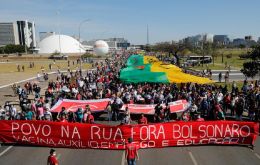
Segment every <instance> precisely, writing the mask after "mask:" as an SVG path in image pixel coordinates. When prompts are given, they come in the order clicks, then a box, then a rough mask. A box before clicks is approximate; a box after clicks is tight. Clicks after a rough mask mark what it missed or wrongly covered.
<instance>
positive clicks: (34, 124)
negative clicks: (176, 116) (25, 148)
mask: <svg viewBox="0 0 260 165" xmlns="http://www.w3.org/2000/svg"><path fill="white" fill-rule="evenodd" d="M0 125H1V127H0V141H1V142H5V143H18V144H24V145H26V144H27V145H35V146H48V147H68V148H98V149H124V147H125V142H126V141H127V139H128V138H129V137H133V139H134V142H135V143H137V144H139V146H140V148H159V147H169V146H186V145H207V144H216V145H218V144H219V145H240V144H241V145H242V144H243V145H252V144H253V143H254V141H255V140H256V137H257V136H258V129H259V125H258V124H257V123H254V122H236V121H207V122H170V123H162V124H149V125H121V126H108V125H100V124H79V123H60V122H48V121H0Z"/></svg>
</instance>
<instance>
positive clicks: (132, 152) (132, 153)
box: [125, 138, 139, 165]
mask: <svg viewBox="0 0 260 165" xmlns="http://www.w3.org/2000/svg"><path fill="white" fill-rule="evenodd" d="M138 149H139V147H138V146H137V145H136V144H134V143H133V139H132V138H128V144H127V145H126V152H125V160H126V161H127V164H128V165H136V160H139V155H138Z"/></svg>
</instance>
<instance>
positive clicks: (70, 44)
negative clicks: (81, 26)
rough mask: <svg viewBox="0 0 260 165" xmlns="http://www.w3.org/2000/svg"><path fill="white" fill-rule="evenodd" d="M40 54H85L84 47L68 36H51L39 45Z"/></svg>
mask: <svg viewBox="0 0 260 165" xmlns="http://www.w3.org/2000/svg"><path fill="white" fill-rule="evenodd" d="M39 47H40V50H39V53H55V52H60V53H85V52H86V51H85V50H84V47H83V46H82V45H81V44H80V43H79V41H77V40H76V39H74V38H72V37H70V36H67V35H51V36H49V37H47V38H44V39H43V40H42V41H41V42H40V44H39Z"/></svg>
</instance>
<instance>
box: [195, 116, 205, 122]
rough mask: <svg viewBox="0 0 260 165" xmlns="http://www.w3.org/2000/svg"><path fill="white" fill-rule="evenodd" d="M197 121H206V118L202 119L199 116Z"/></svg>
mask: <svg viewBox="0 0 260 165" xmlns="http://www.w3.org/2000/svg"><path fill="white" fill-rule="evenodd" d="M196 121H205V120H204V118H202V117H201V116H200V115H198V117H197V120H196Z"/></svg>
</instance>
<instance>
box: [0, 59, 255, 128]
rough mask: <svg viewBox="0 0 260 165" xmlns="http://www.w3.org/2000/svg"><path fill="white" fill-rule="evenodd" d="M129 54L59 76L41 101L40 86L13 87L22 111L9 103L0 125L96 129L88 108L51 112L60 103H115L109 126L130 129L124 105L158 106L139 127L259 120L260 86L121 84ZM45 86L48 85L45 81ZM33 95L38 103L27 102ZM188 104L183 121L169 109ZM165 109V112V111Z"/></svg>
mask: <svg viewBox="0 0 260 165" xmlns="http://www.w3.org/2000/svg"><path fill="white" fill-rule="evenodd" d="M128 56H129V54H122V55H114V56H113V58H112V59H106V60H104V61H99V62H95V63H93V69H90V70H88V71H86V72H83V71H81V70H80V69H78V70H76V71H74V72H73V71H68V72H67V73H61V72H58V73H57V76H56V79H55V80H50V81H49V82H48V88H47V90H46V91H44V95H41V88H40V86H39V85H37V83H30V82H27V83H26V84H25V85H24V86H23V87H22V86H16V85H14V86H13V90H14V92H16V93H17V95H18V96H19V100H20V107H21V111H18V110H17V109H16V108H15V106H13V105H11V104H8V103H6V104H5V105H4V106H2V107H0V119H9V120H12V119H21V120H51V121H60V122H80V123H94V116H95V115H94V116H93V114H91V109H90V108H89V106H88V105H86V107H85V108H84V109H83V108H79V109H78V110H77V111H76V112H67V110H66V109H65V108H62V110H61V112H60V113H59V114H53V113H51V112H50V109H51V107H52V106H54V105H55V103H56V102H57V101H58V100H60V99H74V100H89V99H102V98H110V99H111V101H110V102H109V103H108V105H107V107H106V112H107V120H109V121H111V120H116V121H117V120H121V123H123V124H130V123H131V116H130V112H129V110H128V108H126V110H125V111H121V110H120V109H121V107H122V106H123V104H129V103H135V104H156V106H155V113H154V116H152V117H148V118H147V117H145V115H144V114H141V115H140V116H139V119H138V120H137V121H138V123H140V124H147V123H148V122H167V121H173V120H183V121H204V120H225V119H226V118H227V117H230V118H231V119H232V118H233V119H236V120H243V118H242V117H243V116H244V115H245V114H247V116H246V117H248V119H249V120H251V121H258V120H259V118H260V116H259V115H260V112H259V111H260V83H259V81H254V82H253V81H252V82H248V81H244V83H243V87H242V88H241V89H239V88H238V87H237V85H236V82H233V83H232V90H231V91H229V90H228V88H227V86H221V85H220V86H219V85H214V84H205V85H199V84H194V83H187V84H158V83H138V84H130V83H128V84H126V83H123V82H120V80H119V75H120V69H121V68H123V67H124V65H125V62H126V59H127V58H128ZM45 80H46V81H47V80H48V79H45ZM28 95H33V98H34V99H28V98H29V97H28ZM180 99H185V100H187V101H188V103H189V105H190V106H189V107H188V109H187V111H185V112H184V113H182V115H177V114H175V113H171V112H170V107H169V105H168V103H170V102H173V101H177V100H180ZM162 104H164V105H165V106H162Z"/></svg>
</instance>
